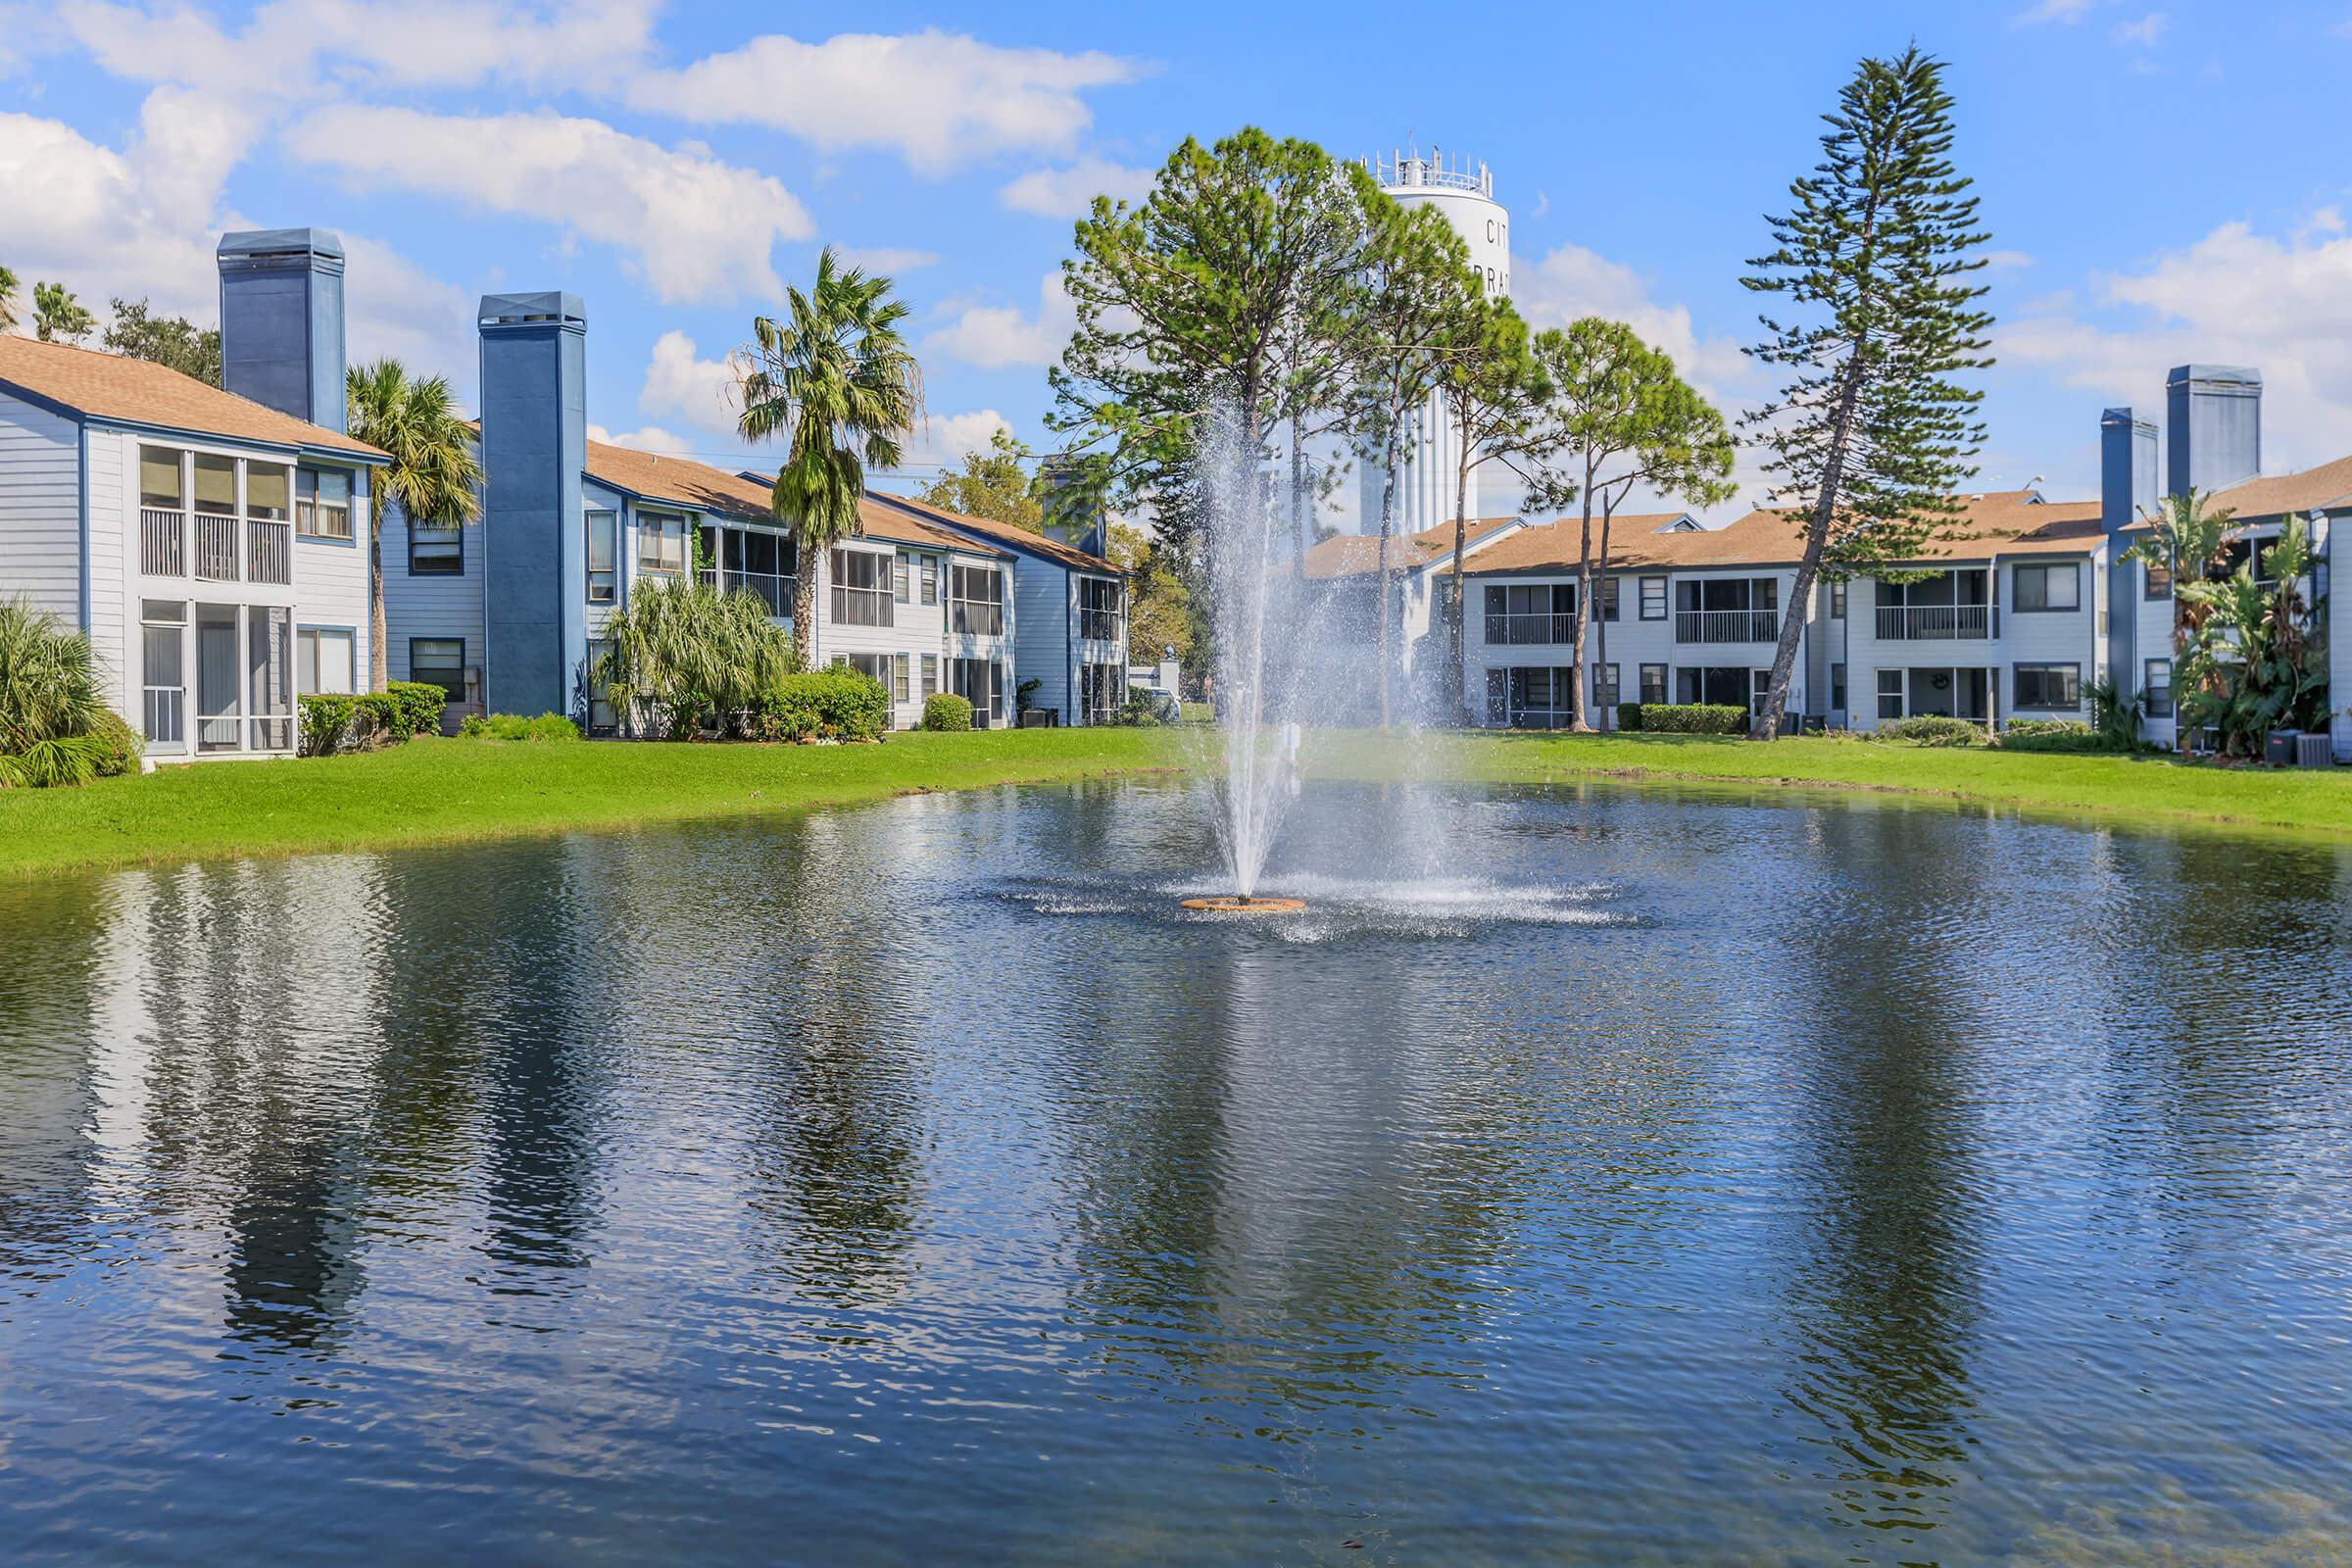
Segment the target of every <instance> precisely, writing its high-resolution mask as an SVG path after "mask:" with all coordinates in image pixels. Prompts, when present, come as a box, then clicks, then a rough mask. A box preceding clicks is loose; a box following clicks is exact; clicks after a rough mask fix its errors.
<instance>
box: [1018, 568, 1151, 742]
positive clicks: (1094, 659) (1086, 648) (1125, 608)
mask: <svg viewBox="0 0 2352 1568" xmlns="http://www.w3.org/2000/svg"><path fill="white" fill-rule="evenodd" d="M1061 575H1062V578H1063V590H1062V591H1063V593H1064V594H1065V595H1066V596H1067V597H1066V599H1065V601H1064V604H1065V607H1066V613H1068V615H1069V616H1070V623H1071V624H1072V626H1073V627H1074V626H1075V625H1076V624H1077V619H1078V585H1079V583H1080V582H1082V581H1085V580H1087V578H1088V577H1090V576H1092V575H1093V574H1092V573H1082V572H1075V571H1069V572H1063V573H1062V574H1061ZM1098 580H1103V581H1116V580H1117V579H1115V578H1103V579H1098ZM1126 586H1132V585H1131V584H1130V585H1126ZM1134 608H1135V607H1134V606H1133V605H1131V604H1129V603H1128V602H1127V598H1126V592H1125V587H1123V588H1122V590H1121V593H1120V598H1119V637H1118V641H1116V642H1104V641H1103V640H1102V639H1100V638H1095V637H1077V638H1073V640H1072V641H1071V644H1070V648H1071V656H1070V662H1071V663H1073V664H1116V665H1117V666H1118V667H1119V669H1120V671H1121V672H1122V675H1123V674H1124V672H1125V670H1126V668H1127V658H1128V652H1127V648H1128V637H1127V616H1128V614H1129V613H1131V612H1132V611H1133V610H1134ZM1159 653H1160V651H1159V650H1158V649H1156V648H1154V649H1152V651H1151V654H1150V658H1151V660H1152V662H1153V663H1155V664H1156V663H1157V662H1159ZM1021 673H1022V678H1023V679H1027V678H1028V675H1029V673H1030V672H1029V671H1027V670H1023V671H1022V672H1021ZM1073 673H1075V672H1074V671H1073ZM1079 706H1080V705H1079V704H1077V703H1076V702H1073V703H1072V704H1071V707H1070V708H1069V709H1068V710H1065V711H1063V713H1062V715H1061V718H1062V722H1063V723H1065V724H1067V723H1072V722H1075V721H1076V720H1078V719H1081V718H1083V717H1084V716H1085V715H1084V714H1082V713H1079V712H1077V709H1078V707H1079Z"/></svg>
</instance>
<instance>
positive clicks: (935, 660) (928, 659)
mask: <svg viewBox="0 0 2352 1568" xmlns="http://www.w3.org/2000/svg"><path fill="white" fill-rule="evenodd" d="M938 695H939V656H938V655H937V654H925V655H924V656H923V701H924V702H926V703H927V702H929V701H930V700H931V699H932V698H934V697H937V696H938Z"/></svg>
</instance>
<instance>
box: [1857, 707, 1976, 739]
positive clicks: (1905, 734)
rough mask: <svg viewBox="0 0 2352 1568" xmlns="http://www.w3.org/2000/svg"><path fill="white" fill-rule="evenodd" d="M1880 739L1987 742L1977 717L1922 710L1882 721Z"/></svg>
mask: <svg viewBox="0 0 2352 1568" xmlns="http://www.w3.org/2000/svg"><path fill="white" fill-rule="evenodd" d="M1879 739H1881V740H1885V741H1906V742H1909V743H1910V744H1911V745H1913V746H1981V745H1983V744H1984V743H1985V726H1984V725H1982V724H1980V723H1977V722H1976V721H1975V720H1974V719H1967V718H1952V717H1950V716H1948V715H1946V714H1942V713H1920V714H1916V715H1914V716H1913V717H1910V718H1898V719H1895V720H1894V721H1893V722H1892V723H1887V724H1881V725H1880V726H1879Z"/></svg>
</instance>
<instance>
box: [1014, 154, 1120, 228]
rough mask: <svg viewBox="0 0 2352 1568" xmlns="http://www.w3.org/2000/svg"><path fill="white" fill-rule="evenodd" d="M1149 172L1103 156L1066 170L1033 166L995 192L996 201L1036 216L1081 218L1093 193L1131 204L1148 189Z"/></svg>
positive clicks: (1087, 159) (1093, 199) (1082, 161)
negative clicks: (1034, 167)
mask: <svg viewBox="0 0 2352 1568" xmlns="http://www.w3.org/2000/svg"><path fill="white" fill-rule="evenodd" d="M1151 190H1152V171H1151V170H1149V169H1130V168H1128V167H1127V166H1126V165H1124V164H1114V163H1111V162H1110V161H1109V160H1108V159H1103V158H1082V159H1080V160H1079V161H1078V162H1077V163H1075V164H1072V165H1070V166H1069V167H1068V168H1067V169H1035V170H1031V171H1030V172H1028V173H1026V174H1023V175H1021V176H1020V177H1019V178H1018V179H1015V180H1013V181H1011V182H1010V183H1009V184H1007V185H1005V187H1004V188H1003V189H1002V190H1000V191H998V192H997V201H998V203H999V204H1000V205H1002V206H1004V207H1007V208H1009V209H1011V210H1012V211H1013V212H1016V213H1035V214H1037V215H1038V216H1039V217H1040V218H1083V217H1084V216H1085V215H1086V214H1087V213H1088V212H1089V211H1091V210H1092V209H1093V207H1094V205H1095V198H1096V197H1097V196H1108V197H1110V198H1111V199H1112V200H1113V201H1123V202H1128V203H1131V204H1132V203H1135V202H1140V201H1142V200H1143V199H1144V198H1145V197H1146V196H1147V195H1149V194H1151Z"/></svg>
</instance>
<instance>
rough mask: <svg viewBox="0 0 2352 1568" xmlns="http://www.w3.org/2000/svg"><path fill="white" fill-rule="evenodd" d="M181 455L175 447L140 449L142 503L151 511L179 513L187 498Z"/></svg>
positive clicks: (140, 496) (140, 503) (140, 497)
mask: <svg viewBox="0 0 2352 1568" xmlns="http://www.w3.org/2000/svg"><path fill="white" fill-rule="evenodd" d="M180 457H181V454H180V453H179V452H178V451H177V450H176V449H174V448H172V447H141V448H139V505H140V506H142V507H145V508H147V509H148V510H149V511H151V512H177V511H179V510H180V506H181V504H182V503H183V502H185V501H186V500H187V494H188V492H187V475H186V474H185V473H184V472H182V471H181V469H182V465H181V462H180Z"/></svg>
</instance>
